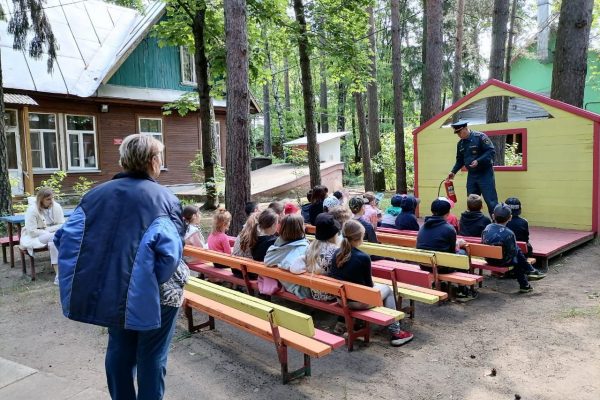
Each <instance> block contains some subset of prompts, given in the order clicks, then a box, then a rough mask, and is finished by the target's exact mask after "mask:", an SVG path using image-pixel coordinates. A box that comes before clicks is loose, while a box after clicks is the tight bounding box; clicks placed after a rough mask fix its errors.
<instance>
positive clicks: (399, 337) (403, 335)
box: [390, 331, 415, 347]
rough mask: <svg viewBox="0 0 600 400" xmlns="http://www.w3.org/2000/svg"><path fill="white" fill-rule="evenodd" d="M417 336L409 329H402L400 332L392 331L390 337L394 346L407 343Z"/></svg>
mask: <svg viewBox="0 0 600 400" xmlns="http://www.w3.org/2000/svg"><path fill="white" fill-rule="evenodd" d="M414 337H415V336H414V335H413V334H412V333H410V332H407V331H400V332H398V333H392V337H391V338H390V344H391V345H392V346H394V347H398V346H402V345H403V344H405V343H408V342H410V341H411V340H413V338H414Z"/></svg>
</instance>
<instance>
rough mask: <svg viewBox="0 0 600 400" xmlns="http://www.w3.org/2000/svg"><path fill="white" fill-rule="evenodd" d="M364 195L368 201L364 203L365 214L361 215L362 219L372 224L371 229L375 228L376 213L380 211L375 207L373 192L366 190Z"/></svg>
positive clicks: (375, 199)
mask: <svg viewBox="0 0 600 400" xmlns="http://www.w3.org/2000/svg"><path fill="white" fill-rule="evenodd" d="M364 197H365V199H367V201H368V203H367V204H365V215H364V216H363V219H364V220H365V221H367V222H369V223H371V225H373V229H375V228H377V223H378V221H379V218H378V217H377V214H381V211H380V210H379V208H378V207H377V203H378V201H377V198H376V197H375V195H374V194H373V192H366V193H365V194H364Z"/></svg>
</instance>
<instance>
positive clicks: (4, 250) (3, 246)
mask: <svg viewBox="0 0 600 400" xmlns="http://www.w3.org/2000/svg"><path fill="white" fill-rule="evenodd" d="M6 247H7V246H5V245H4V244H3V245H2V262H3V263H4V264H6V263H7V262H8V260H7V259H6Z"/></svg>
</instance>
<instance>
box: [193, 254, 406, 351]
mask: <svg viewBox="0 0 600 400" xmlns="http://www.w3.org/2000/svg"><path fill="white" fill-rule="evenodd" d="M184 255H186V256H189V257H193V258H194V259H196V260H198V262H192V263H188V265H189V267H190V269H192V270H194V271H197V272H200V273H202V274H203V275H205V276H208V277H213V278H217V279H221V280H223V281H226V282H231V283H234V284H238V285H242V286H244V287H246V289H247V290H248V293H249V294H256V289H257V283H256V281H252V280H250V279H248V275H249V274H250V273H253V274H257V275H258V276H262V277H268V278H272V279H276V280H278V281H285V282H290V283H295V284H298V285H301V286H304V287H308V288H311V289H314V290H319V291H321V292H324V293H328V294H331V295H333V296H336V297H337V298H339V301H338V300H333V301H318V300H314V299H312V298H306V299H301V298H299V297H297V296H295V295H294V294H292V293H289V292H286V291H285V290H283V289H282V290H279V291H278V292H276V293H275V294H274V296H277V297H281V298H283V299H286V300H290V301H293V302H296V303H300V304H303V305H305V306H308V307H311V308H316V309H319V310H322V311H326V312H329V313H331V314H335V315H339V316H342V317H344V321H345V324H346V329H347V330H348V338H347V346H348V350H349V351H352V350H353V346H354V342H355V340H356V339H357V338H359V337H362V338H363V340H364V342H365V343H368V342H369V338H370V324H371V323H373V324H376V325H381V326H387V325H390V324H391V323H393V322H394V321H398V320H400V319H402V318H404V313H403V312H401V311H398V310H392V309H388V308H385V307H383V301H382V299H381V294H380V292H379V290H377V289H374V288H370V287H367V286H363V285H357V284H354V283H351V282H345V281H340V280H337V279H333V278H330V277H327V276H323V275H313V274H308V273H304V274H299V275H296V274H292V273H290V272H288V271H284V270H282V269H279V268H272V267H267V266H266V265H265V264H264V263H262V262H258V261H254V260H251V259H247V258H242V257H236V256H231V255H227V254H223V253H219V252H216V251H212V250H207V249H201V248H198V247H193V246H185V248H184ZM213 264H221V265H225V266H227V267H230V268H233V269H237V270H239V271H240V272H241V273H242V276H243V277H244V279H240V278H236V277H235V276H233V273H232V272H231V271H230V270H227V269H224V268H216V267H214V266H213ZM350 301H358V302H361V303H365V304H368V305H370V306H372V308H370V309H367V310H352V309H351V308H350V307H349V302H350ZM355 319H357V320H361V321H364V322H365V326H364V327H362V328H360V329H357V330H355V329H354V320H355Z"/></svg>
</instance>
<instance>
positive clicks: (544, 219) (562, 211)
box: [416, 86, 594, 230]
mask: <svg viewBox="0 0 600 400" xmlns="http://www.w3.org/2000/svg"><path fill="white" fill-rule="evenodd" d="M507 94H508V95H510V96H515V94H514V93H512V92H507V91H505V90H503V89H501V88H498V87H494V86H490V87H488V88H486V89H485V90H483V91H482V92H481V93H479V94H478V95H476V96H475V97H473V99H472V101H477V100H480V99H482V98H485V97H489V96H501V95H507ZM517 97H519V96H517ZM472 101H470V102H472ZM470 102H467V103H465V104H464V105H463V106H467V105H468V104H470ZM538 104H539V105H540V106H541V107H543V108H544V109H546V110H547V111H548V112H549V113H550V114H551V115H553V116H554V118H551V119H540V120H530V121H519V122H506V123H498V124H489V125H476V126H471V128H472V129H473V130H479V131H485V130H504V129H516V128H527V132H528V145H527V147H528V170H527V171H496V173H495V175H496V188H497V191H498V198H499V200H500V201H504V200H506V198H508V197H518V198H519V199H520V200H521V203H522V205H523V216H524V217H525V218H527V219H528V220H529V223H530V225H534V226H544V227H556V228H565V229H580V230H591V229H592V219H593V210H592V207H593V202H592V200H593V190H594V182H593V147H594V142H593V141H594V135H593V121H591V120H588V119H586V118H583V117H580V116H577V115H574V114H571V113H569V112H566V111H564V110H561V109H558V108H556V107H551V106H549V105H546V104H541V103H539V102H538ZM446 118H447V116H443V117H441V118H440V119H439V120H438V121H436V122H435V123H433V124H432V125H430V126H428V127H426V128H425V129H423V130H422V131H421V132H419V133H418V134H417V136H416V139H417V157H418V166H417V168H418V194H419V197H420V198H421V200H422V203H421V215H429V204H431V201H432V200H433V199H434V198H435V197H437V194H438V186H439V184H440V181H442V180H443V179H445V177H446V176H447V175H448V172H449V171H450V169H451V168H452V166H453V165H454V162H455V156H456V142H457V137H456V135H454V134H452V130H451V129H450V128H442V127H441V125H442V123H443V121H444V120H445V119H446ZM466 178H467V174H466V172H459V173H458V174H457V176H456V179H455V182H454V188H455V190H456V194H457V197H458V199H459V200H458V203H457V204H456V207H455V208H454V209H453V213H454V214H455V215H457V216H459V215H460V213H461V212H463V211H464V210H465V209H466V197H467V193H466ZM442 192H443V189H442ZM484 211H486V210H485V204H484Z"/></svg>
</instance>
